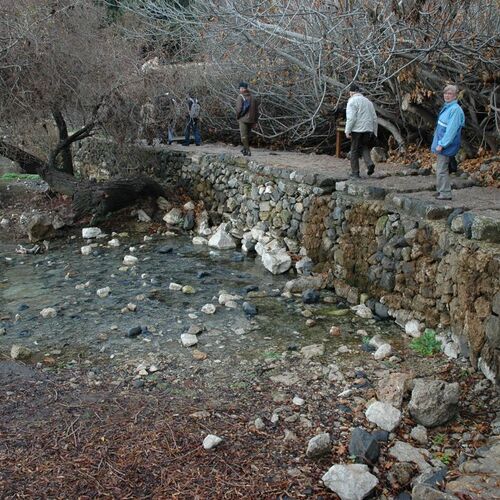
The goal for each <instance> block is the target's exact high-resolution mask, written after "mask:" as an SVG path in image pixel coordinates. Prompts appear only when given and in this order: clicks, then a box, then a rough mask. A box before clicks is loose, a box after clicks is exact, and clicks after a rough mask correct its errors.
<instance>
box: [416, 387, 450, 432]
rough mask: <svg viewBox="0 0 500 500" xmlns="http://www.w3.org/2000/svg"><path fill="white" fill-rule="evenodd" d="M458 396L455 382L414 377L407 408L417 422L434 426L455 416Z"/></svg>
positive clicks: (426, 425)
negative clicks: (449, 382)
mask: <svg viewBox="0 0 500 500" xmlns="http://www.w3.org/2000/svg"><path fill="white" fill-rule="evenodd" d="M459 396H460V387H459V385H458V383H457V382H455V383H452V384H448V383H446V382H444V381H442V380H425V379H416V380H415V386H414V388H413V391H412V394H411V400H410V404H409V405H408V410H409V411H410V415H411V416H412V417H413V418H414V419H415V420H416V422H417V423H419V424H422V425H425V427H435V426H437V425H442V424H445V423H446V422H449V421H450V420H452V419H453V418H455V416H456V415H457V413H458V399H459Z"/></svg>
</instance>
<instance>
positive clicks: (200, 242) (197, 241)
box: [192, 236, 208, 245]
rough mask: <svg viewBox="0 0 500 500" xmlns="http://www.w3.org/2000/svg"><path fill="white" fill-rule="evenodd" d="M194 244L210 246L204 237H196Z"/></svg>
mask: <svg viewBox="0 0 500 500" xmlns="http://www.w3.org/2000/svg"><path fill="white" fill-rule="evenodd" d="M192 242H193V245H208V240H207V239H206V238H203V237H202V236H195V237H194V238H193V240H192Z"/></svg>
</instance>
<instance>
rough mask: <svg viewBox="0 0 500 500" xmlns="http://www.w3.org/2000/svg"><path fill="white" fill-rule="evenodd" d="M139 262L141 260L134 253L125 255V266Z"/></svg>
mask: <svg viewBox="0 0 500 500" xmlns="http://www.w3.org/2000/svg"><path fill="white" fill-rule="evenodd" d="M137 262H139V259H138V258H137V257H134V256H133V255H125V257H123V264H124V265H125V266H135V265H136V264H137Z"/></svg>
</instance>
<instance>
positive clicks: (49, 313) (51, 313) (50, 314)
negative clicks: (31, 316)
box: [40, 307, 57, 318]
mask: <svg viewBox="0 0 500 500" xmlns="http://www.w3.org/2000/svg"><path fill="white" fill-rule="evenodd" d="M40 316H41V317H42V318H55V317H56V316H57V311H56V310H55V309H54V308H53V307H46V308H44V309H42V310H41V311H40Z"/></svg>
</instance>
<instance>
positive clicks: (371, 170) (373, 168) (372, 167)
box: [366, 164, 375, 175]
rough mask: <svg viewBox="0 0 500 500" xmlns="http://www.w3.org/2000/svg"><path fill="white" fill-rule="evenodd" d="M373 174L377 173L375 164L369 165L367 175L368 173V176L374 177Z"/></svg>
mask: <svg viewBox="0 0 500 500" xmlns="http://www.w3.org/2000/svg"><path fill="white" fill-rule="evenodd" d="M373 172H375V165H373V164H371V165H368V168H367V170H366V173H367V174H368V175H372V174H373Z"/></svg>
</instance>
